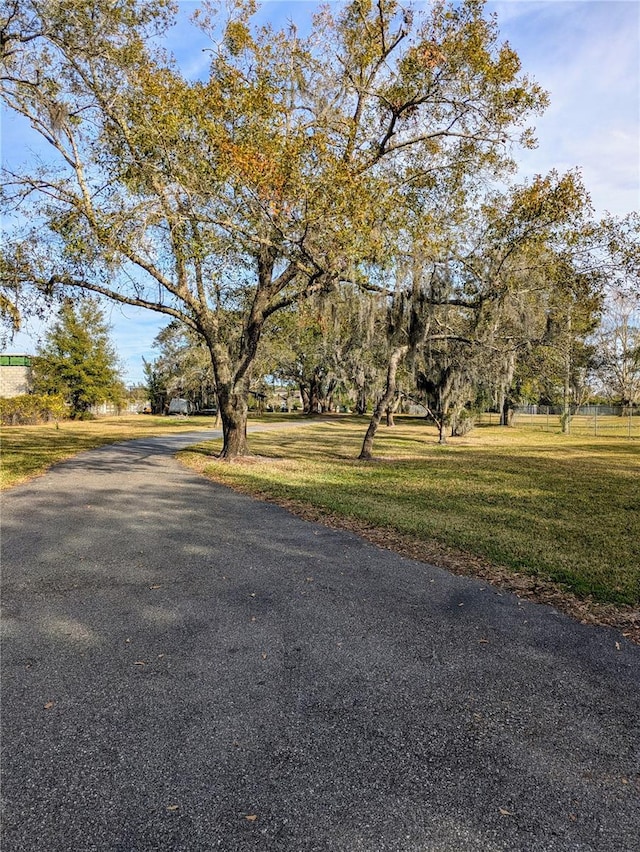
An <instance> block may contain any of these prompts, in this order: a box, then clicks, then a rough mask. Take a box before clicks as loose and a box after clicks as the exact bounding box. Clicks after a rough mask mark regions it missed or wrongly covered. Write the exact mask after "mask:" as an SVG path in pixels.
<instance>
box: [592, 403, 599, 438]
mask: <svg viewBox="0 0 640 852" xmlns="http://www.w3.org/2000/svg"><path fill="white" fill-rule="evenodd" d="M594 408H595V412H596V413H595V417H594V420H593V425H594V434H595V436H596V438H597V437H598V408H599V406H598V405H596V406H594Z"/></svg>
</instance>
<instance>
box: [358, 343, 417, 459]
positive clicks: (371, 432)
mask: <svg viewBox="0 0 640 852" xmlns="http://www.w3.org/2000/svg"><path fill="white" fill-rule="evenodd" d="M408 351H409V347H408V346H399V347H398V348H397V349H394V350H393V352H392V353H391V357H390V359H389V366H388V367H387V385H386V388H385V391H384V393H383V395H382V396H381V397H380V399H379V400H378V403H377V405H376V407H375V408H374V410H373V414H372V416H371V420H370V421H369V428H368V429H367V434H366V435H365V436H364V441H363V442H362V449H361V450H360V455H359V456H358V458H359V459H361V460H362V461H369V460H370V459H371V458H372V451H373V439H374V437H375V434H376V432H377V431H378V426H379V425H380V421H381V420H382V415H383V414H384V412H385V411H386V409H387V408H388V407H389V406H390V405H391V400H392V399H393V397H394V396H395V393H396V375H397V373H398V367H399V366H400V363H401V361H402V359H403V358H404V356H405V355H406V354H407V352H408Z"/></svg>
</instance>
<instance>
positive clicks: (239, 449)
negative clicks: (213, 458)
mask: <svg viewBox="0 0 640 852" xmlns="http://www.w3.org/2000/svg"><path fill="white" fill-rule="evenodd" d="M218 399H219V402H220V408H219V411H220V418H221V419H222V436H223V445H222V450H221V452H220V458H221V459H230V458H235V457H237V456H248V455H250V452H249V444H248V442H247V411H248V408H247V399H246V395H244V396H243V394H242V393H237V392H236V393H229V392H228V391H227V389H226V388H223V389H221V390H219V391H218Z"/></svg>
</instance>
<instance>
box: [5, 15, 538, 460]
mask: <svg viewBox="0 0 640 852" xmlns="http://www.w3.org/2000/svg"><path fill="white" fill-rule="evenodd" d="M229 8H230V9H231V11H230V12H229V11H228V10H229ZM200 11H201V14H200V16H199V25H200V26H201V27H202V28H203V29H204V30H205V32H208V33H209V34H210V36H211V51H210V56H211V64H210V69H209V74H208V75H207V76H206V79H203V80H196V81H190V80H188V79H186V78H185V76H184V75H183V74H182V73H181V70H180V68H179V67H178V65H177V64H176V62H175V61H173V60H172V59H171V58H170V57H169V56H168V55H166V54H165V53H163V52H162V51H160V50H159V49H157V47H154V45H157V43H158V42H157V40H155V41H154V40H153V38H152V36H154V35H155V34H158V33H161V32H163V31H164V30H165V29H166V27H167V26H169V24H170V22H171V20H172V15H173V14H174V12H175V4H173V3H172V2H171V0H109V2H107V0H95V1H94V2H92V3H87V2H85V0H4V2H3V3H2V23H1V24H0V45H1V47H2V51H3V63H4V68H3V72H2V96H3V100H4V103H5V105H6V107H8V108H9V109H11V110H14V111H15V112H17V113H19V114H20V115H21V116H23V117H24V118H26V119H27V120H28V121H29V122H30V123H31V126H32V127H33V128H34V129H35V130H36V131H37V132H38V133H39V134H40V135H41V137H42V138H43V139H44V140H46V142H47V143H48V145H49V146H50V149H51V156H50V157H46V158H43V159H42V161H40V162H39V163H37V164H34V163H31V164H27V165H25V166H24V168H16V169H15V170H14V171H13V173H10V174H5V178H4V183H5V196H4V201H5V204H6V205H7V206H8V207H9V208H10V209H11V208H12V207H13V209H19V210H20V212H21V214H22V215H23V216H25V217H26V216H30V217H31V222H32V223H34V225H35V227H34V228H33V230H32V231H31V232H29V229H28V228H26V229H25V230H26V231H27V233H23V234H21V235H19V234H18V233H17V232H16V234H15V235H14V236H15V240H14V241H13V249H14V250H13V251H12V250H11V247H10V248H9V250H8V252H7V257H6V258H5V259H4V265H5V267H6V268H8V269H10V277H11V281H12V286H14V287H16V286H22V285H33V284H35V285H36V286H37V287H39V288H40V289H42V290H45V291H52V290H53V291H55V290H56V289H58V288H62V289H63V290H67V291H68V290H70V289H73V288H79V289H81V290H87V291H93V292H95V293H100V294H102V295H104V296H107V297H109V298H112V299H115V300H117V301H120V302H124V303H127V304H133V305H139V306H143V307H146V308H149V309H150V310H153V311H158V312H160V313H163V314H165V315H167V316H168V317H170V318H172V319H175V320H178V321H180V322H182V323H184V324H185V325H186V326H187V327H189V328H190V329H192V330H193V331H194V332H195V333H196V334H198V335H199V336H200V337H201V338H202V339H203V340H204V342H205V344H206V347H207V349H208V351H209V353H210V357H211V363H212V369H213V372H214V375H215V383H216V387H217V392H218V396H219V403H220V412H221V416H222V423H223V431H224V447H223V451H222V455H223V456H225V457H230V456H234V455H238V454H243V453H245V452H247V450H248V447H247V441H246V413H247V394H248V390H249V382H250V379H251V370H252V365H253V364H254V361H255V358H256V352H257V349H258V345H259V342H260V337H261V334H262V332H263V328H264V324H265V322H266V321H267V320H268V318H269V317H270V316H272V315H273V314H274V313H275V312H276V311H278V310H280V309H282V308H285V307H289V306H292V305H295V304H298V303H300V301H301V300H306V299H308V298H309V296H311V295H313V294H316V293H320V292H330V291H331V290H332V288H334V287H335V286H336V284H337V283H339V282H346V281H349V282H352V283H353V284H354V286H365V287H366V286H367V284H368V280H369V276H368V274H367V273H368V267H369V265H370V264H372V263H377V262H379V261H380V260H381V259H382V258H383V257H384V255H385V252H387V251H388V249H389V246H390V245H391V244H392V243H393V233H394V230H395V229H396V228H397V227H399V226H401V225H402V224H403V222H404V220H405V214H406V211H405V206H406V204H407V203H408V201H409V199H410V196H411V193H409V192H407V191H406V189H407V187H409V186H410V187H415V188H416V189H418V190H419V189H420V188H428V186H429V185H430V183H431V182H433V181H434V179H435V178H436V176H440V177H441V176H446V177H447V179H450V180H452V181H454V182H456V181H459V180H460V176H461V174H463V173H469V172H471V173H473V172H475V173H480V172H481V171H483V170H485V171H486V170H489V171H491V170H499V169H500V168H501V166H502V164H503V163H504V162H505V161H507V160H508V155H509V147H508V146H509V144H510V143H511V142H513V141H515V140H519V141H521V142H523V143H524V144H530V143H531V137H530V133H529V131H528V130H527V128H526V126H525V122H526V121H528V120H529V118H530V116H531V115H532V114H533V113H535V112H536V111H539V110H540V109H542V108H543V107H544V106H545V103H546V96H545V94H544V93H543V92H542V91H541V90H540V89H539V88H538V87H537V86H536V85H535V84H534V83H533V82H532V81H530V80H529V79H528V78H527V77H526V76H524V75H522V74H521V71H520V63H519V60H518V57H517V56H516V54H515V53H514V51H513V50H512V49H511V48H510V47H509V46H508V45H507V44H500V42H499V33H498V28H497V23H496V21H495V20H494V19H493V18H489V19H487V18H485V17H484V10H483V3H482V2H480V0H464V2H462V3H456V4H450V5H449V4H445V3H442V2H435V3H433V4H430V5H429V8H428V10H427V11H426V12H425V13H424V15H418V14H415V15H414V14H413V13H412V12H410V11H408V10H405V9H403V8H402V7H401V6H400V5H399V4H398V3H397V2H395V0H377V2H373V0H352V2H349V3H347V4H346V5H345V6H344V7H341V8H340V9H339V11H338V12H337V13H335V14H334V13H332V12H331V11H330V10H329V9H327V8H323V10H322V11H321V12H320V13H319V14H318V15H317V16H316V18H315V21H314V24H313V27H312V29H311V32H310V33H309V34H308V35H304V36H303V35H301V34H299V33H298V32H297V30H296V29H295V27H293V26H291V27H289V28H288V29H286V30H281V31H274V30H272V29H271V28H270V27H268V26H267V27H259V26H257V25H255V24H254V23H253V22H252V15H253V13H254V11H255V6H254V3H253V2H251V0H236V2H235V3H232V4H223V3H222V2H217V0H216V1H215V2H209V3H204V4H203V7H202V9H201V10H200ZM225 16H226V17H225ZM23 221H24V220H23Z"/></svg>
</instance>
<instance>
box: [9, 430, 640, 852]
mask: <svg viewBox="0 0 640 852" xmlns="http://www.w3.org/2000/svg"><path fill="white" fill-rule="evenodd" d="M200 440H202V433H198V434H196V435H193V436H181V437H180V438H176V437H164V438H153V439H146V440H138V441H135V442H131V443H128V444H120V445H116V446H112V447H103V448H101V449H98V450H94V451H91V452H88V453H83V454H82V455H80V456H77V457H76V458H74V459H71V460H69V461H67V462H64V463H62V464H60V465H58V466H57V467H55V468H53V469H52V470H51V471H49V472H48V473H47V474H46V475H44V476H42V477H39V478H37V479H35V480H33V481H32V482H30V483H27V484H25V485H22V486H18V487H16V488H14V489H12V490H11V491H9V492H7V493H6V494H5V495H4V499H3V527H2V537H3V551H2V566H3V584H2V593H3V605H4V617H3V640H2V725H3V735H2V752H3V753H2V790H3V799H4V811H3V825H4V829H3V838H2V849H3V852H18V850H25V852H34V850H40V849H42V850H47V852H58V850H60V852H63V850H64V852H68V851H69V850H70V852H89V850H99V851H100V852H116V850H118V852H147V850H149V852H150V850H168V851H169V850H170V852H178V850H184V852H200V850H202V852H204V850H218V849H219V850H224V852H235V850H238V852H240V851H241V850H242V852H245V850H247V852H248V850H265V851H266V852H271V850H274V851H275V850H277V852H281V850H286V852H316V850H317V852H358V850H365V852H387V850H394V851H395V852H418V851H419V852H445V850H451V852H467V850H469V852H475V851H476V850H478V852H480V850H481V852H498V850H504V851H505V852H512V850H513V851H514V852H515V850H522V852H537V850H540V852H555V850H558V852H568V850H598V852H637V850H638V849H640V840H639V838H640V745H639V743H640V729H639V720H640V647H638V646H634V645H632V644H630V643H628V642H627V641H626V640H625V639H624V638H623V637H622V636H621V635H620V634H619V633H617V632H616V631H614V630H610V629H607V628H599V627H592V626H584V625H580V624H578V623H576V622H574V621H572V620H570V619H569V618H568V617H565V616H564V615H561V614H559V613H558V612H556V611H554V610H553V609H551V608H549V607H547V606H542V605H538V604H534V603H530V602H525V601H520V600H518V598H516V597H514V596H512V595H510V594H507V593H505V592H501V591H500V590H497V589H495V588H492V587H490V586H488V585H487V584H486V583H483V582H481V581H476V580H473V579H470V578H464V577H455V576H452V575H450V574H448V573H446V572H445V571H442V570H439V569H437V568H434V567H431V566H429V565H424V564H422V563H419V562H414V561H411V560H409V559H405V558H402V557H400V556H396V555H394V554H392V553H390V552H388V551H386V550H382V549H379V548H376V547H375V546H373V545H371V544H368V543H366V542H364V541H362V540H361V539H359V538H358V537H357V536H354V535H352V534H350V533H347V532H340V531H335V530H330V529H327V528H325V527H323V526H321V525H318V524H314V523H309V522H306V521H303V520H300V519H299V518H296V517H293V516H292V515H290V514H288V513H287V512H286V511H285V510H283V509H281V508H279V507H277V506H274V505H270V504H266V503H261V502H258V501H254V500H251V499H249V498H247V497H246V496H242V495H239V494H236V493H234V492H232V491H230V490H228V489H225V488H223V487H220V486H217V485H215V484H211V483H210V482H208V481H205V480H204V479H202V478H199V477H198V476H196V475H195V474H194V473H192V472H191V471H189V470H186V469H184V468H183V467H181V466H180V465H179V464H178V462H176V461H175V459H174V458H173V453H174V452H175V450H176V448H177V447H178V446H181V445H184V444H186V443H190V442H195V441H200Z"/></svg>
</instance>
